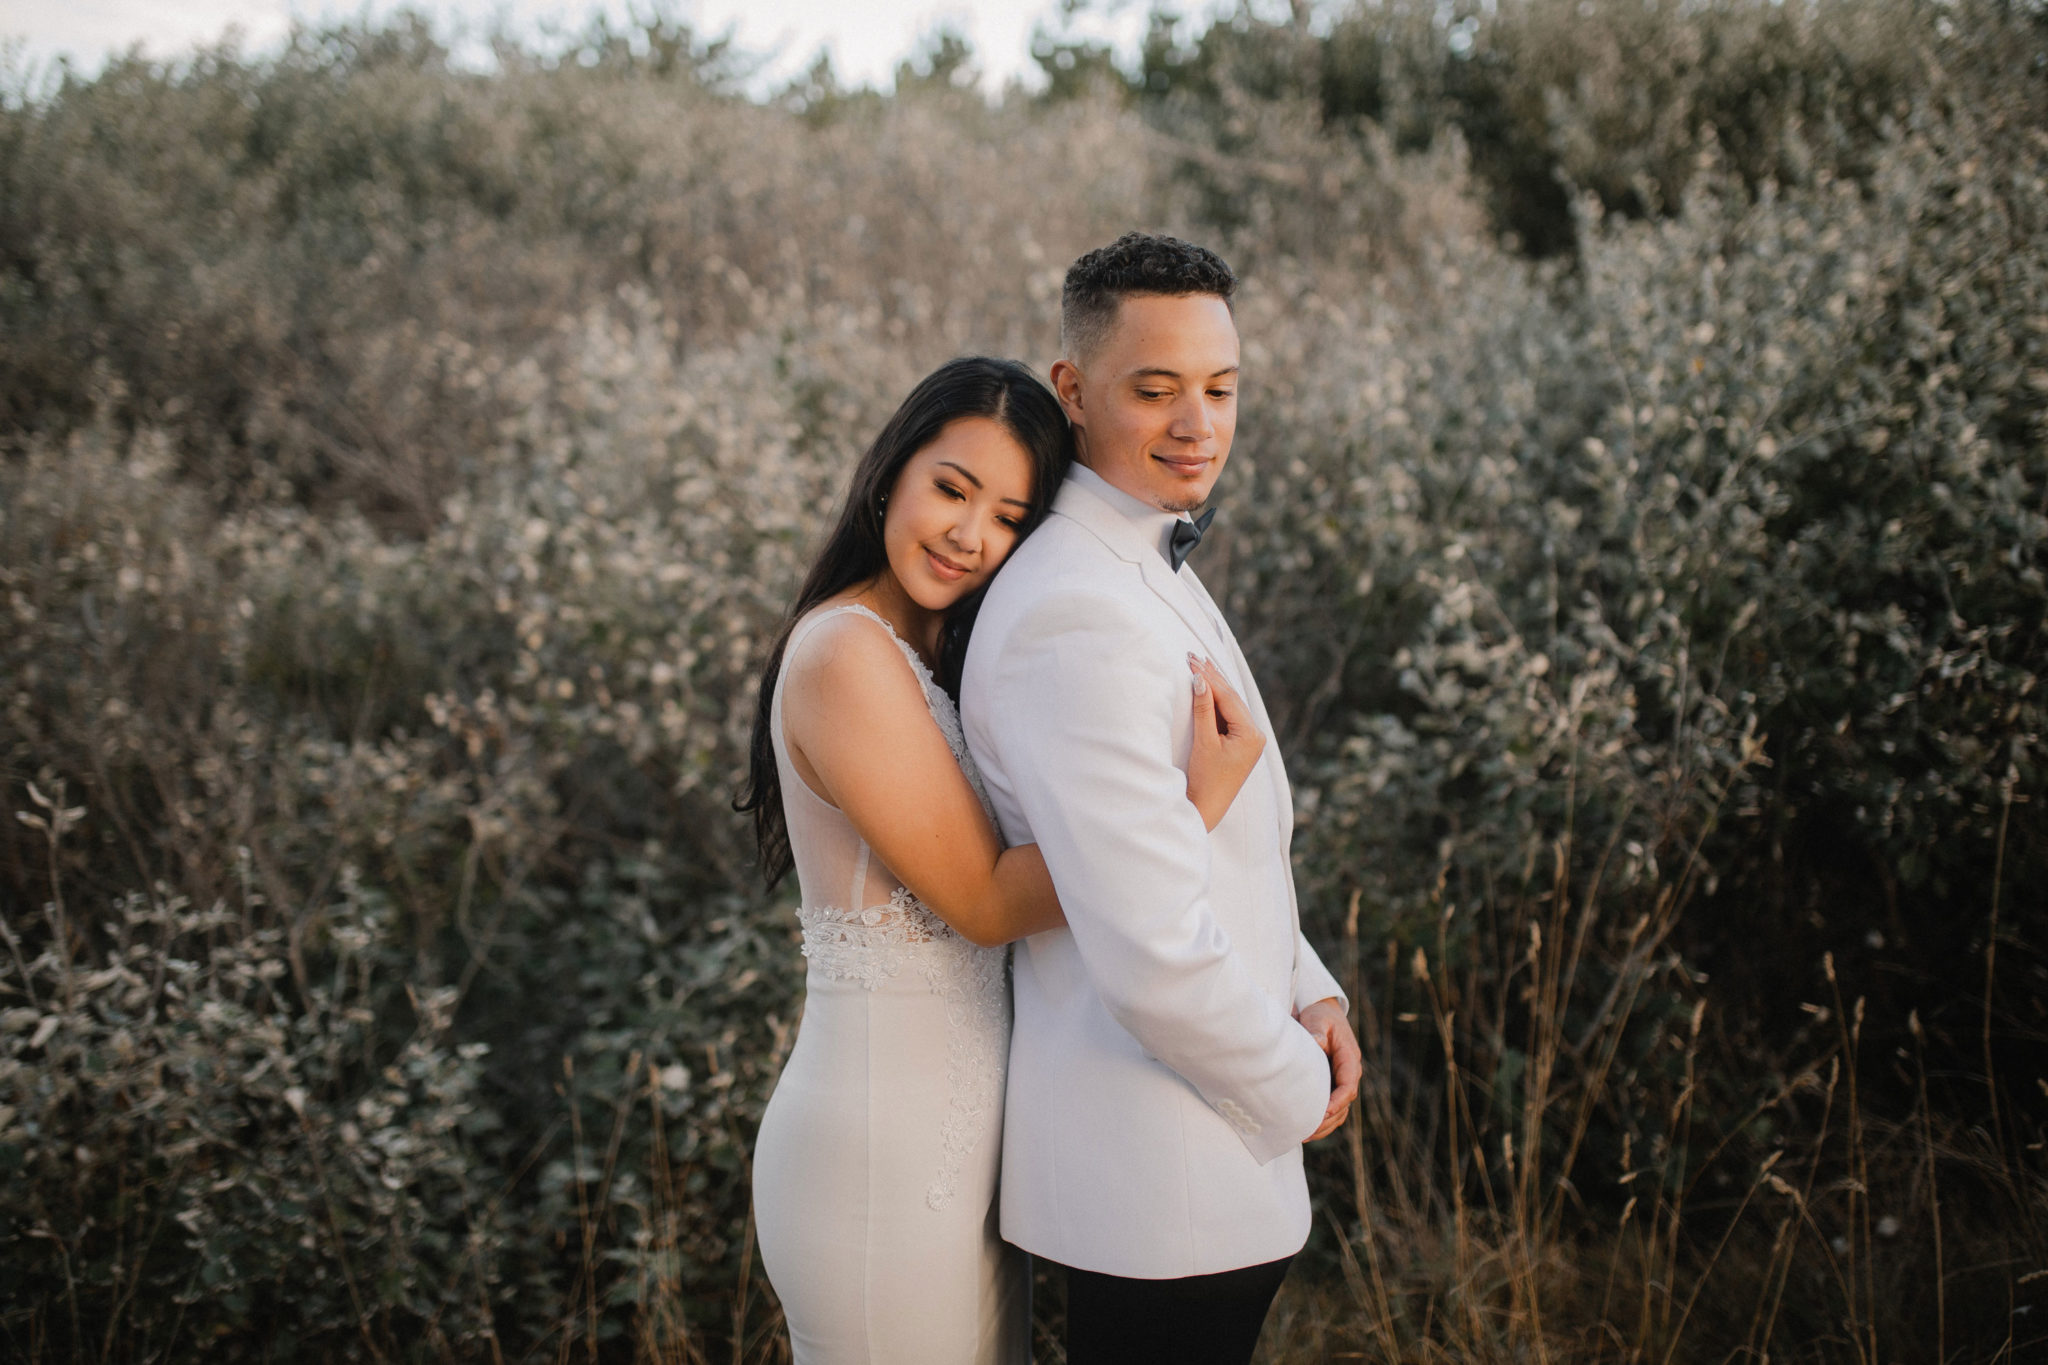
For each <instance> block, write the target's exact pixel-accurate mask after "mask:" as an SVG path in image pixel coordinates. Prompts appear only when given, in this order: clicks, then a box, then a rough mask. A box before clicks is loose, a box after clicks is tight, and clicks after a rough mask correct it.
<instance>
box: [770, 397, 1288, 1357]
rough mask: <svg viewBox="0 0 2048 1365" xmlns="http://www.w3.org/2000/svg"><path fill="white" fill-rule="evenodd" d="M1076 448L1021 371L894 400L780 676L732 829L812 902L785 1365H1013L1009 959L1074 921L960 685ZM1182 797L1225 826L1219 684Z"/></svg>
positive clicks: (779, 1109)
mask: <svg viewBox="0 0 2048 1365" xmlns="http://www.w3.org/2000/svg"><path fill="white" fill-rule="evenodd" d="M1071 451H1072V438H1071V435H1070V434H1069V431H1068V427H1067V421H1066V418H1065V416H1064V415H1063V414H1062V413H1061V412H1060V409H1059V406H1058V404H1057V402H1056V401H1055V400H1054V398H1053V396H1052V394H1051V393H1050V392H1049V391H1047V390H1046V389H1045V388H1044V386H1043V385H1041V384H1040V383H1039V382H1038V380H1037V379H1036V378H1035V377H1033V375H1032V374H1031V372H1030V371H1029V370H1027V369H1025V368H1024V367H1023V366H1022V365H1019V364H1016V363H1014V362H1010V361H997V360H988V359H981V358H970V359H963V360H956V361H952V362H950V363H948V364H947V365H944V366H942V367H941V368H940V369H938V370H937V371H935V372H934V373H933V374H931V375H930V376H928V377H927V378H926V379H925V380H924V381H923V382H922V383H920V384H919V385H918V386H917V388H916V389H914V390H913V391H912V392H911V394H910V396H909V397H908V398H907V399H905V400H904V403H903V406H902V407H901V408H899V409H898V410H897V412H896V415H895V416H894V417H892V418H891V419H890V421H889V423H888V425H887V426H886V427H884V428H883V430H882V433H881V435H880V436H879V437H877V438H876V440H875V443H874V445H873V446H872V447H870V448H869V450H868V452H867V454H866V455H865V456H864V457H863V458H862V460H861V462H860V465H859V467H858V468H857V469H856V470H855V472H854V476H853V483H852V487H851V489H850V491H849V492H848V495H847V504H846V506H845V507H844V508H843V509H842V510H841V513H840V516H839V520H838V522H837V524H836V525H835V527H834V529H833V531H832V533H831V535H830V536H829V537H828V539H827V541H826V544H825V547H824V549H823V550H822V551H821V552H820V554H819V557H818V560H817V563H816V564H815V565H814V566H813V567H812V570H811V572H810V575H809V577H808V578H807V580H806V581H805V583H804V587H803V590H802V592H801V593H799V595H798V598H797V602H796V605H795V606H794V607H793V608H792V610H791V613H790V623H789V625H788V626H787V627H786V628H785V630H784V633H783V636H782V638H781V639H780V640H779V641H777V643H776V645H775V647H774V648H773V649H772V650H771V651H770V655H769V661H768V665H767V668H766V670H765V672H764V675H763V678H762V685H761V706H760V711H759V715H758V717H757V720H756V722H755V729H754V743H753V752H752V770H751V774H750V780H749V784H748V788H747V791H746V793H745V795H744V796H743V797H742V799H741V801H740V803H739V804H740V808H741V809H743V810H750V811H752V812H753V814H754V818H755V824H756V831H757V834H758V835H759V837H760V842H761V851H762V862H763V866H764V869H765V871H766V872H767V875H768V878H769V881H770V884H771V885H772V884H773V883H774V882H776V881H778V880H780V878H781V877H782V876H783V875H785V874H786V873H787V872H788V871H790V870H791V869H792V868H794V870H795V871H796V874H797V881H798V884H799V886H800V888H801V891H802V902H801V908H800V909H799V910H798V912H797V915H798V918H799V920H800V921H801V923H802V929H803V952H804V955H805V957H806V958H808V959H809V966H808V971H807V974H806V977H805V988H806V992H807V996H806V1001H805V1006H804V1016H803V1023H802V1026H801V1029H800V1031H799V1033H798V1037H797V1042H796V1046H795V1048H794V1050H793V1051H792V1052H791V1054H790V1057H789V1062H788V1065H787V1066H786V1067H785V1068H784V1070H783V1073H782V1077H781V1079H780V1080H779V1081H778V1082H777V1084H776V1089H775V1094H774V1097H773V1098H772V1099H771V1100H770V1101H769V1104H768V1109H767V1112H766V1114H765V1115H764V1116H763V1117H762V1120H761V1131H760V1136H759V1138H758V1140H757V1143H756V1146H755V1151H754V1210H755V1222H756V1226H757V1227H758V1229H759V1237H760V1246H761V1259H762V1262H763V1264H764V1265H765V1267H766V1269H767V1272H768V1278H769V1281H770V1282H771V1283H772V1284H773V1285H774V1286H775V1291H776V1294H777V1296H778V1297H779V1298H780V1299H781V1302H782V1307H783V1313H784V1316H785V1317H786V1319H787V1321H788V1324H789V1333H790V1341H791V1344H792V1346H793V1347H794V1351H795V1358H796V1361H797V1365H856V1363H857V1365H970V1363H972V1365H1022V1362H1026V1361H1028V1360H1029V1359H1030V1293H1029V1268H1028V1265H1027V1264H1026V1260H1025V1257H1024V1256H1023V1254H1022V1253H1020V1252H1018V1251H1017V1250H1015V1249H1014V1248H1012V1247H1009V1246H1007V1245H1005V1244H1004V1243H1003V1241H1002V1240H1001V1239H1000V1238H999V1237H998V1236H997V1231H996V1207H997V1204H996V1197H995V1196H996V1174H997V1170H998V1168H999V1165H1000V1162H999V1157H1000V1151H999V1144H1000V1141H1001V1135H1002V1129H1003V1077H1004V1068H1005V1066H1006V1063H1007V1056H1008V1051H1009V1033H1010V999H1009V979H1008V974H1007V971H1006V967H1007V960H1008V952H1007V949H1006V948H1004V947H1003V946H1002V945H1004V944H1007V943H1009V942H1010V941H1011V940H1012V939H1016V938H1021V937H1023V936H1024V935H1026V934H1031V933H1035V932H1038V931H1040V930H1043V929H1048V928H1052V927H1055V926H1057V925H1060V924H1062V923H1064V920H1063V919H1062V918H1061V915H1060V910H1059V902H1058V898H1057V896H1056V895H1055V893H1054V890H1053V886H1052V881H1051V878H1050V877H1049V876H1048V875H1047V873H1046V870H1045V863H1044V861H1043V860H1042V859H1040V858H1039V856H1038V850H1037V848H1036V846H1035V845H1026V846H1023V847H1020V848H1013V849H1008V850H1005V849H1004V848H1003V847H1002V841H1001V839H1000V837H999V835H998V834H997V832H996V827H995V823H994V817H993V815H992V813H991V811H990V808H989V805H988V797H987V795H986V793H985V792H983V791H982V789H981V782H980V778H979V776H978V775H977V774H976V773H975V770H974V764H973V762H972V760H971V759H969V757H968V754H967V748H966V745H965V743H964V742H963V740H962V739H961V734H960V722H959V717H958V714H957V712H956V711H955V709H954V701H953V697H952V696H951V695H950V693H949V687H952V686H957V680H958V678H959V669H960V664H961V661H962V659H963V658H964V655H965V650H966V643H967V637H968V634H969V633H970V632H971V630H972V628H973V613H974V609H975V607H976V606H977V605H978V604H979V601H980V597H981V590H982V589H983V588H984V587H986V586H987V584H988V581H989V579H990V577H991V576H992V575H993V574H994V573H995V571H996V569H997V567H998V566H999V565H1000V564H1001V563H1002V561H1003V559H1004V558H1005V557H1006V556H1007V555H1008V554H1009V552H1010V550H1011V549H1012V548H1013V547H1014V546H1015V545H1016V543H1017V541H1018V540H1019V539H1021V538H1022V537H1023V536H1024V535H1026V534H1027V533H1028V532H1029V531H1030V529H1031V527H1032V526H1033V525H1035V524H1036V523H1037V521H1038V520H1039V519H1040V518H1042V517H1043V515H1044V512H1045V509H1046V507H1047V505H1048V504H1049V503H1050V502H1051V500H1052V495H1053V493H1054V492H1055V491H1056V490H1057V488H1058V487H1059V483H1060V480H1061V478H1062V477H1064V475H1065V472H1066V465H1067V462H1068V459H1069V458H1070V456H1071ZM1189 667H1190V672H1191V700H1190V705H1192V706H1193V707H1195V709H1196V711H1197V720H1198V721H1200V720H1201V719H1202V718H1203V717H1204V716H1213V720H1212V721H1211V723H1209V724H1199V723H1198V724H1197V725H1196V726H1195V733H1196V737H1197V738H1196V742H1195V745H1194V748H1193V751H1192V752H1191V754H1190V757H1189V765H1188V794H1189V799H1190V800H1192V801H1194V803H1195V805H1196V806H1197V807H1198V808H1199V809H1200V810H1201V812H1202V814H1203V817H1204V818H1205V820H1206V821H1207V822H1208V824H1209V825H1210V826H1211V827H1213V826H1214V825H1215V824H1216V822H1217V821H1218V820H1220V819H1221V818H1222V816H1223V813H1224V812H1225V811H1226V810H1227V809H1228V808H1229V805H1230V802H1231V801H1232V799H1233V798H1234V797H1235V796H1236V794H1237V789H1238V788H1239V786H1241V785H1242V784H1243V782H1244V779H1245V777H1246V775H1247V774H1248V773H1249V772H1250V771H1251V768H1252V765H1253V764H1254V763H1255V762H1256V761H1257V758H1258V752H1259V749H1260V746H1261V745H1262V744H1263V743H1264V738H1263V736H1261V735H1260V734H1259V733H1258V732H1257V731H1256V730H1255V729H1253V728H1252V727H1251V726H1250V725H1249V723H1248V722H1247V720H1246V712H1245V710H1244V707H1243V705H1242V703H1241V702H1240V701H1239V699H1238V698H1237V696H1236V694H1235V693H1233V692H1231V691H1230V690H1229V688H1228V686H1227V685H1226V684H1225V683H1224V682H1223V680H1222V678H1221V676H1220V675H1219V674H1218V673H1217V672H1216V671H1215V670H1214V669H1213V668H1212V667H1211V666H1209V664H1208V663H1207V661H1206V660H1197V659H1194V658H1192V657H1191V658H1190V660H1189Z"/></svg>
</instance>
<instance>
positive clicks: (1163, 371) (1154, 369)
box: [1131, 365, 1238, 379]
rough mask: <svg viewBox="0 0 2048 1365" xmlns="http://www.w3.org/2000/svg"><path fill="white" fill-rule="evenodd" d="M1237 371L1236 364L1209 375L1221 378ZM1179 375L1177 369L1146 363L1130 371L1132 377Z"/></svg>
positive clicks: (1147, 377)
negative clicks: (1144, 365)
mask: <svg viewBox="0 0 2048 1365" xmlns="http://www.w3.org/2000/svg"><path fill="white" fill-rule="evenodd" d="M1237 371H1238V367H1237V366H1235V365H1230V366H1227V367H1225V368H1224V369H1220V370H1218V371H1216V373H1214V374H1212V375H1210V376H1209V377H1210V378H1211V379H1221V378H1222V377H1223V376H1224V375H1227V374H1236V373H1237ZM1180 377H1181V373H1180V371H1179V370H1169V369H1167V368H1166V367H1165V366H1164V365H1147V366H1146V367H1145V368H1143V369H1141V370H1132V371H1131V378H1133V379H1179V378H1180Z"/></svg>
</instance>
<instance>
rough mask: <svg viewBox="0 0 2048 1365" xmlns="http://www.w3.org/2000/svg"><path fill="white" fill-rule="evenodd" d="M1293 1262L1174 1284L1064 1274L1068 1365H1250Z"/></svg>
mask: <svg viewBox="0 0 2048 1365" xmlns="http://www.w3.org/2000/svg"><path fill="white" fill-rule="evenodd" d="M1293 1260H1294V1258H1293V1257H1292V1256H1289V1257H1286V1258H1285V1259H1283V1260H1278V1261H1269V1262H1267V1263H1266V1264H1265V1265H1248V1266H1245V1267H1244V1268H1243V1269H1241V1270H1226V1271H1224V1272H1222V1273H1221V1274H1218V1275H1192V1276H1189V1277H1188V1278H1186V1279H1180V1280H1127V1279H1125V1278H1123V1277H1122V1276H1120V1275H1102V1274H1098V1273H1096V1272H1095V1271H1092V1270H1074V1269H1071V1268H1068V1269H1067V1365H1249V1362H1250V1361H1251V1358H1252V1348H1253V1347H1255V1346H1256V1345H1258V1342H1259V1329H1260V1328H1261V1327H1263V1326H1264V1325H1265V1322H1266V1310H1267V1309H1269V1308H1271V1307H1272V1306H1273V1296H1274V1295H1275V1294H1277V1293H1279V1292H1280V1281H1282V1280H1284V1279H1286V1278H1287V1267H1288V1264H1289V1263H1290V1262H1292V1261H1293Z"/></svg>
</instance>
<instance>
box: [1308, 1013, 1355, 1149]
mask: <svg viewBox="0 0 2048 1365" xmlns="http://www.w3.org/2000/svg"><path fill="white" fill-rule="evenodd" d="M1294 1018H1295V1020H1296V1022H1298V1023H1299V1024H1300V1025H1301V1026H1302V1027H1303V1028H1305V1029H1307V1030H1308V1032H1309V1036H1310V1037H1311V1038H1314V1039H1315V1040H1316V1046H1317V1047H1319V1048H1321V1049H1322V1050H1323V1051H1324V1052H1326V1053H1328V1054H1329V1057H1330V1103H1329V1107H1327V1108H1326V1109H1324V1110H1323V1121H1322V1123H1321V1125H1319V1126H1318V1127H1317V1128H1316V1130H1315V1131H1314V1132H1313V1133H1310V1134H1309V1135H1308V1137H1306V1138H1305V1139H1303V1140H1304V1141H1306V1142H1314V1141H1315V1140H1316V1139H1317V1138H1320V1137H1328V1136H1329V1135H1330V1134H1331V1133H1334V1132H1336V1131H1337V1129H1338V1128H1340V1127H1342V1126H1343V1123H1344V1117H1345V1115H1347V1114H1349V1113H1350V1112H1351V1101H1353V1100H1355V1099H1357V1098H1358V1080H1359V1077H1360V1076H1361V1075H1363V1074H1364V1071H1365V1061H1364V1058H1363V1057H1361V1056H1360V1054H1359V1051H1358V1039H1357V1037H1356V1036H1355V1035H1353V1033H1352V1032H1351V1021H1350V1020H1349V1019H1347V1018H1345V1016H1344V1007H1343V1006H1342V1005H1341V1004H1339V1003H1338V1001H1337V997H1336V996H1334V995H1333V996H1331V997H1329V998H1328V999H1326V1000H1318V1001H1316V1002H1315V1003H1314V1004H1313V1005H1309V1006H1307V1007H1305V1008H1304V1009H1303V1010H1302V1011H1301V1013H1299V1014H1297V1015H1295V1016H1294Z"/></svg>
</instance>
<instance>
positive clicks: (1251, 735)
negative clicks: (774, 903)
mask: <svg viewBox="0 0 2048 1365" xmlns="http://www.w3.org/2000/svg"><path fill="white" fill-rule="evenodd" d="M806 646H807V647H806V648H805V650H804V652H803V656H802V658H801V659H799V660H795V661H792V662H791V663H790V664H789V665H787V666H788V667H789V668H790V676H789V681H788V683H787V684H786V686H785V687H784V691H783V701H782V720H783V725H784V727H785V729H786V731H787V734H786V740H787V742H788V744H789V748H790V751H791V756H792V758H794V759H795V761H796V764H797V767H798V770H799V773H800V775H801V776H802V777H804V778H805V779H807V780H810V781H811V782H812V783H813V785H815V786H816V787H817V788H818V789H819V791H820V793H821V794H822V795H823V796H825V798H826V799H827V800H829V801H831V802H832V803H833V804H834V805H835V806H837V807H839V809H840V810H841V811H842V812H844V813H845V815H846V817H847V818H848V819H849V820H851V821H852V822H853V827H854V829H855V830H856V831H858V832H859V834H860V836H861V838H863V839H864V840H866V841H867V844H868V846H869V847H870V848H872V849H873V850H874V851H875V854H876V855H877V856H878V857H879V858H880V859H881V860H882V863H883V865H884V866H886V867H887V868H888V869H889V870H890V871H891V872H893V873H894V874H895V875H896V877H897V878H898V879H899V880H901V881H902V883H903V884H904V885H905V886H907V887H909V888H910V890H911V893H912V894H913V895H915V896H916V897H917V898H918V899H919V900H920V901H923V902H924V903H925V904H926V905H927V906H929V907H931V909H932V912H933V913H934V914H936V915H938V917H939V918H940V919H943V920H944V921H946V923H947V924H949V925H951V926H952V927H953V929H954V931H955V932H957V933H959V934H960V935H961V936H962V937H963V938H966V939H968V940H970V941H972V942H974V943H979V944H982V945H984V946H993V945H995V944H999V943H1009V942H1011V941H1012V940H1014V939H1019V938H1024V937H1026V936H1028V935H1031V934H1036V933H1042V932H1044V931H1045V930H1047V929H1057V928H1059V927H1061V926H1062V925H1064V924H1065V923H1066V916H1065V915H1064V914H1062V913H1061V911H1060V904H1059V895H1058V892H1056V891H1055V890H1054V888H1053V884H1052V874H1051V873H1049V872H1048V871H1047V870H1046V866H1045V859H1044V858H1042V857H1041V856H1039V852H1038V846H1037V845H1036V844H1020V845H1018V846H1017V847H1015V848H1010V849H1005V848H1004V847H1003V846H1002V839H1001V836H1000V835H999V834H998V832H997V831H996V829H995V827H994V826H993V825H992V824H991V823H990V822H989V819H988V815H987V813H986V812H985V811H983V809H982V807H981V801H980V799H979V798H977V797H976V796H975V794H974V789H973V788H972V787H971V786H970V785H969V784H968V782H967V778H966V775H965V774H963V773H962V772H961V771H960V764H959V763H958V761H957V760H955V759H954V757H953V751H952V750H951V749H949V748H947V747H946V741H945V738H944V737H943V736H942V735H941V734H940V733H939V728H938V726H936V725H934V724H933V723H932V719H931V711H930V708H929V707H928V706H927V705H926V703H925V699H924V692H923V689H922V688H920V687H919V686H918V683H917V680H916V679H915V678H914V677H913V676H912V675H911V672H910V669H909V667H908V666H907V665H906V663H905V661H904V659H903V655H902V650H901V648H900V647H899V646H898V645H897V644H896V642H895V641H894V640H893V639H891V638H890V637H889V636H888V635H886V634H885V633H884V632H883V630H882V629H881V627H879V626H877V625H875V624H874V623H873V622H872V621H868V620H865V619H863V618H861V617H859V616H853V615H848V616H845V617H841V618H840V619H839V620H837V621H828V622H825V623H823V624H821V625H820V626H819V627H818V628H817V630H816V631H814V632H813V633H812V636H811V638H810V640H809V641H807V642H806ZM1188 667H1189V672H1190V683H1191V694H1192V705H1193V708H1194V726H1195V738H1194V743H1193V748H1192V749H1191V751H1190V753H1189V759H1188V783H1187V786H1188V799H1189V800H1190V801H1192V802H1194V804H1195V807H1196V809H1197V810H1199V811H1200V812H1201V814H1202V820H1203V824H1204V825H1205V827H1207V828H1209V829H1214V828H1215V827H1216V824H1217V822H1218V821H1220V820H1221V819H1222V818H1223V815H1224V812H1226V811H1228V810H1229V809H1230V803H1231V802H1232V801H1233V800H1235V799H1236V797H1237V793H1238V791H1239V789H1240V788H1242V787H1243V786H1244V782H1245V778H1246V777H1247V776H1248V775H1249V774H1250V773H1251V770H1252V769H1253V767H1254V766H1256V765H1257V763H1258V758H1259V753H1260V750H1261V748H1262V747H1263V745H1264V743H1265V737H1264V736H1263V735H1261V734H1260V733H1259V732H1258V731H1257V730H1256V729H1254V728H1253V727H1252V725H1251V722H1250V720H1249V718H1248V713H1247V711H1246V708H1245V705H1244V702H1243V700H1242V699H1241V698H1240V697H1239V696H1238V694H1237V693H1236V692H1235V691H1234V690H1232V688H1231V687H1230V685H1229V683H1228V682H1226V681H1225V680H1224V679H1223V676H1222V674H1220V673H1219V672H1217V671H1216V668H1215V666H1214V665H1213V664H1211V663H1209V662H1208V661H1207V660H1197V659H1195V658H1193V657H1192V656H1191V657H1190V658H1189V661H1188ZM1195 684H1199V686H1195ZM853 908H858V907H853Z"/></svg>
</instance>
